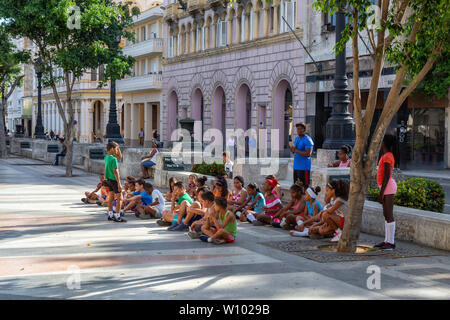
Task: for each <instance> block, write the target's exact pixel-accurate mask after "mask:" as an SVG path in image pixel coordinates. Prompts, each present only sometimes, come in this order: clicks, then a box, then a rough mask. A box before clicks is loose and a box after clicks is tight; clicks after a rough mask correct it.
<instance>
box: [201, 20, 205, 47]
mask: <svg viewBox="0 0 450 320" xmlns="http://www.w3.org/2000/svg"><path fill="white" fill-rule="evenodd" d="M202 50H205V26H203V28H202Z"/></svg>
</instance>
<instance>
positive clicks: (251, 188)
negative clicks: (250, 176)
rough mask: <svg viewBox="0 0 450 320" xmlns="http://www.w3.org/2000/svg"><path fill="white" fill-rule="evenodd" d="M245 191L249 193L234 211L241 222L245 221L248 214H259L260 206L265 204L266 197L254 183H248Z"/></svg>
mask: <svg viewBox="0 0 450 320" xmlns="http://www.w3.org/2000/svg"><path fill="white" fill-rule="evenodd" d="M247 193H248V195H249V196H248V198H247V200H246V201H245V202H244V203H243V204H241V205H240V206H239V207H238V208H237V209H236V212H235V214H236V216H237V217H238V218H239V220H240V221H241V222H245V221H247V215H248V214H252V215H253V216H255V215H258V214H260V213H261V210H262V207H264V206H265V205H266V199H264V196H263V194H262V193H261V192H260V191H259V188H258V186H257V184H256V183H249V184H248V186H247Z"/></svg>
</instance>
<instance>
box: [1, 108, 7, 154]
mask: <svg viewBox="0 0 450 320" xmlns="http://www.w3.org/2000/svg"><path fill="white" fill-rule="evenodd" d="M4 106H6V103H3V101H0V158H5V157H6V156H7V155H8V150H7V148H6V134H5V125H6V124H5V107H4Z"/></svg>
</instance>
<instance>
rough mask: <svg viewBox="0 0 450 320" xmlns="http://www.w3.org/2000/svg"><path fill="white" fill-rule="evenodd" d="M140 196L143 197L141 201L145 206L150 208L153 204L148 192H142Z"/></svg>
mask: <svg viewBox="0 0 450 320" xmlns="http://www.w3.org/2000/svg"><path fill="white" fill-rule="evenodd" d="M139 195H140V196H141V197H142V198H141V201H142V203H143V204H144V205H146V206H148V205H149V204H150V203H152V202H153V198H152V196H151V195H149V194H147V192H145V191H142V192H141V193H140V194H139Z"/></svg>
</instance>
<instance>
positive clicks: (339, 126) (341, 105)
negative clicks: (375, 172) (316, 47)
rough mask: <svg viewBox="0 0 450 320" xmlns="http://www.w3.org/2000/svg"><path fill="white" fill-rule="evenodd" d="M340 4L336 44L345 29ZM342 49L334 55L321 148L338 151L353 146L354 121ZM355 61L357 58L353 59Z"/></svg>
mask: <svg viewBox="0 0 450 320" xmlns="http://www.w3.org/2000/svg"><path fill="white" fill-rule="evenodd" d="M344 10H345V9H344V7H343V6H342V4H340V6H339V10H338V11H337V12H336V43H338V42H339V41H340V40H341V38H342V35H341V33H342V32H343V31H344V29H345V14H344ZM345 51H346V50H345V47H344V49H343V50H342V51H341V52H340V53H339V54H337V55H336V72H335V76H334V90H333V92H332V102H333V110H332V112H331V117H330V118H329V119H328V122H327V125H326V134H325V136H326V139H325V141H324V143H323V146H322V148H324V149H339V147H341V146H342V145H346V144H348V145H351V146H353V145H354V144H355V121H354V120H353V117H352V115H351V114H350V112H349V111H348V105H349V103H350V97H349V94H348V93H349V90H348V89H347V87H348V84H347V74H346V65H345V64H346V54H345ZM355 59H357V57H355Z"/></svg>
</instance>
